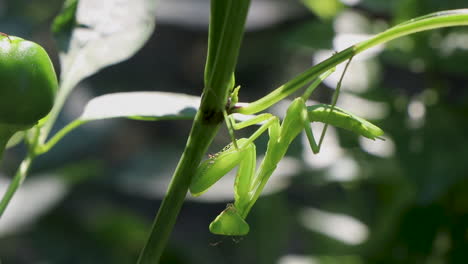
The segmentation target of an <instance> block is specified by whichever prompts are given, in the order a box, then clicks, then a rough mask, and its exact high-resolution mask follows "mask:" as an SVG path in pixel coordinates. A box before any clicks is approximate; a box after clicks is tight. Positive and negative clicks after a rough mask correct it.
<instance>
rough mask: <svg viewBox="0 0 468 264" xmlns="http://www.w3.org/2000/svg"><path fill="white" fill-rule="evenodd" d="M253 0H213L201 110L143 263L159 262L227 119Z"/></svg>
mask: <svg viewBox="0 0 468 264" xmlns="http://www.w3.org/2000/svg"><path fill="white" fill-rule="evenodd" d="M249 5H250V0H212V1H211V18H210V30H209V41H208V55H207V61H206V67H205V88H204V89H203V96H202V101H201V104H200V109H199V111H198V113H197V115H196V117H195V120H194V122H193V125H192V129H191V131H190V135H189V138H188V140H187V144H186V147H185V150H184V153H183V154H182V157H181V158H180V161H179V164H178V165H177V168H176V170H175V172H174V175H173V178H172V181H171V183H170V184H169V187H168V191H167V193H166V196H165V197H164V200H163V202H162V204H161V207H160V208H159V211H158V214H157V215H156V218H155V220H154V222H153V226H152V230H151V234H150V236H149V238H148V240H147V242H146V245H145V247H144V248H143V250H142V252H141V254H140V257H139V259H138V263H139V264H150V263H152V264H155V263H159V261H160V258H161V255H162V253H163V251H164V248H165V247H166V244H167V241H168V239H169V236H170V234H171V232H172V229H173V227H174V225H175V222H176V220H177V215H178V214H179V211H180V209H181V207H182V204H183V202H184V199H185V196H186V194H187V191H188V188H189V186H190V182H191V179H192V176H193V172H194V171H195V170H196V169H197V167H198V165H199V164H200V162H201V160H202V157H203V155H204V154H205V152H206V150H207V148H208V146H209V145H210V144H211V142H212V140H213V138H214V136H215V135H216V133H217V132H218V129H219V127H220V124H221V123H222V121H223V111H224V110H225V107H226V102H227V98H228V95H229V92H230V89H231V86H232V81H231V80H232V76H233V74H234V69H235V65H236V63H237V56H238V53H239V48H240V44H241V41H242V37H243V34H244V24H245V20H246V17H247V11H248V8H249Z"/></svg>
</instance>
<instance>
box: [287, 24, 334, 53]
mask: <svg viewBox="0 0 468 264" xmlns="http://www.w3.org/2000/svg"><path fill="white" fill-rule="evenodd" d="M334 36H335V31H334V30H333V25H332V23H329V22H326V23H317V22H316V21H313V22H307V23H305V24H303V25H301V26H298V27H296V28H293V29H292V31H291V33H288V34H287V37H286V41H287V43H288V44H289V43H291V44H293V48H297V47H296V46H305V47H310V48H314V49H329V48H330V47H332V46H333V37H334Z"/></svg>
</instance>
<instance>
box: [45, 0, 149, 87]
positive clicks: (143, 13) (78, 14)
mask: <svg viewBox="0 0 468 264" xmlns="http://www.w3.org/2000/svg"><path fill="white" fill-rule="evenodd" d="M155 10H156V1H153V0H136V1H131V0H102V1H93V0H80V1H77V0H68V1H66V2H65V5H64V8H63V10H62V13H61V14H59V15H58V16H57V18H56V19H55V21H54V24H53V32H54V35H55V38H56V39H57V42H58V46H59V49H60V54H59V55H60V62H61V66H62V73H61V81H62V82H63V83H66V85H64V86H65V87H66V88H65V89H72V88H73V87H74V86H75V85H76V84H77V83H78V82H79V81H81V80H82V79H84V78H86V77H88V76H90V75H92V74H94V73H95V72H97V71H99V70H100V69H102V68H104V67H106V66H109V65H111V64H115V63H118V62H120V61H123V60H125V59H128V58H129V57H131V56H132V55H133V54H134V53H135V52H137V51H138V50H139V49H140V48H141V47H142V46H143V44H144V43H145V42H146V41H147V40H148V38H149V36H150V35H151V33H152V32H153V29H154V26H155Z"/></svg>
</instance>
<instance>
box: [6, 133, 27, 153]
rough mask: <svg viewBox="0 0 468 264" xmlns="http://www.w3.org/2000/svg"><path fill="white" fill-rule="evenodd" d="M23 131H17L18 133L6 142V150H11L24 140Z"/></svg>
mask: <svg viewBox="0 0 468 264" xmlns="http://www.w3.org/2000/svg"><path fill="white" fill-rule="evenodd" d="M24 134H25V133H24V131H19V132H16V133H15V134H14V135H13V136H12V137H11V138H10V140H9V141H8V143H7V145H6V148H7V149H8V148H12V147H14V146H16V145H18V144H19V143H21V142H22V141H23V139H24Z"/></svg>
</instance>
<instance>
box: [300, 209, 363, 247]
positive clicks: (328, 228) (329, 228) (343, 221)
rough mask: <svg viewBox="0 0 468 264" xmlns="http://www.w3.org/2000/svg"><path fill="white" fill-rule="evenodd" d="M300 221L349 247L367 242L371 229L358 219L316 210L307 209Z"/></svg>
mask: <svg viewBox="0 0 468 264" xmlns="http://www.w3.org/2000/svg"><path fill="white" fill-rule="evenodd" d="M299 220H300V221H301V223H302V225H304V226H305V227H306V228H308V229H310V230H312V231H314V232H318V233H321V234H324V235H326V236H329V237H331V238H333V239H336V240H338V241H341V242H343V243H345V244H348V245H358V244H361V243H363V242H365V241H366V240H367V237H368V236H369V229H368V228H367V226H366V225H365V224H363V223H362V222H361V221H359V220H358V219H356V218H353V217H351V216H349V215H345V214H340V213H331V212H325V211H322V210H318V209H315V208H305V209H303V210H302V212H301V213H300V215H299Z"/></svg>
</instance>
